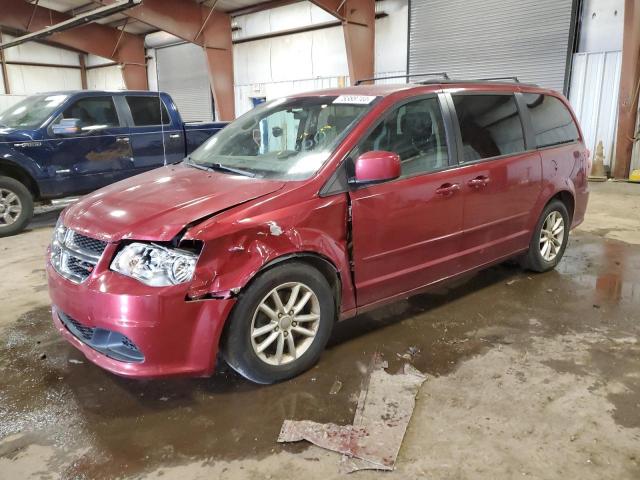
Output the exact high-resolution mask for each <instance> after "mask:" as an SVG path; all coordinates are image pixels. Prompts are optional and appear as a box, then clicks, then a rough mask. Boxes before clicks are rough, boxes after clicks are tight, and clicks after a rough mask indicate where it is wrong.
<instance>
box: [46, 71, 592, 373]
mask: <svg viewBox="0 0 640 480" xmlns="http://www.w3.org/2000/svg"><path fill="white" fill-rule="evenodd" d="M589 169H590V160H589V154H588V151H587V149H586V148H585V146H584V143H583V139H582V134H581V132H580V129H579V127H578V126H577V124H576V119H575V115H574V114H573V113H572V111H571V109H570V107H569V105H568V103H567V101H566V99H565V98H564V97H562V96H561V95H560V94H558V93H555V92H553V91H550V90H546V89H542V88H538V87H535V86H527V85H524V84H519V83H507V82H504V83H503V82H490V81H437V82H425V83H422V84H404V85H395V86H394V85H373V86H357V87H350V88H343V89H336V90H324V91H319V92H314V93H308V94H303V95H295V96H291V97H287V98H282V99H279V100H275V101H271V102H268V103H265V104H263V105H260V106H258V107H257V108H255V109H253V110H251V111H250V112H248V113H247V114H245V115H243V116H242V117H240V118H238V119H237V120H236V121H234V122H232V123H231V124H230V125H229V126H227V127H226V128H224V129H223V130H222V131H221V132H220V133H218V134H217V135H215V136H213V137H211V138H210V139H209V140H208V141H206V142H205V143H204V144H203V145H202V146H201V147H200V148H198V149H197V150H196V151H194V152H193V153H192V154H191V155H190V156H189V157H187V158H186V159H185V160H184V161H181V162H180V163H176V164H173V165H168V166H166V167H161V168H158V169H156V170H153V171H150V172H147V173H144V174H142V175H139V176H136V177H132V178H129V179H127V180H123V181H121V182H119V183H116V184H114V185H111V186H109V187H106V188H103V189H101V190H98V191H97V192H95V193H93V194H91V195H88V196H86V197H84V198H83V199H82V200H80V201H79V202H78V203H76V204H74V205H72V206H70V207H68V208H67V209H66V210H65V211H64V212H63V213H62V214H61V216H60V220H59V222H58V225H57V226H56V229H55V232H54V236H53V241H52V243H51V247H50V249H49V253H48V262H47V263H48V265H47V273H48V281H49V290H50V294H51V299H52V301H53V308H52V311H53V321H54V322H55V325H56V326H57V328H58V329H59V331H60V332H61V333H62V335H64V337H65V338H66V339H67V340H68V341H69V342H70V343H71V344H73V345H74V346H75V347H76V348H78V349H79V350H81V351H82V352H83V353H84V355H85V356H86V357H87V358H88V359H89V360H91V361H92V362H94V363H96V364H97V365H99V366H101V367H103V368H105V369H107V370H109V371H111V372H113V373H115V374H118V375H123V376H128V377H145V378H148V377H161V376H169V375H191V376H206V375H211V374H212V373H213V371H214V368H215V365H216V358H217V356H218V353H221V354H222V357H223V358H224V359H225V360H226V362H227V363H228V364H229V365H230V366H231V367H233V368H234V369H235V370H236V371H237V372H239V373H240V374H242V375H244V376H245V377H246V378H248V379H250V380H252V381H254V382H258V383H272V382H277V381H280V380H284V379H287V378H290V377H293V376H295V375H297V374H299V373H301V372H303V371H304V370H306V369H308V368H309V367H311V366H312V365H313V364H314V363H315V362H317V361H318V359H319V357H320V355H321V352H322V350H323V348H324V347H325V345H326V343H327V340H328V338H329V336H330V334H331V330H332V327H333V325H334V323H335V322H336V321H338V320H341V319H345V318H348V317H351V316H353V315H355V314H357V313H361V312H365V311H367V310H369V309H372V308H374V307H377V306H380V305H383V304H386V303H388V302H392V301H394V300H397V299H400V298H406V297H407V296H410V295H413V294H415V293H418V292H421V291H423V290H425V289H427V288H429V287H431V286H433V285H435V284H438V283H440V282H443V281H446V280H450V279H452V278H455V277H457V276H459V275H461V274H465V273H468V272H472V271H476V270H479V269H483V268H485V267H487V266H489V265H492V264H495V263H497V262H502V261H504V260H506V259H509V258H512V257H518V258H519V259H520V260H521V262H522V264H523V265H524V266H525V267H526V268H528V269H530V270H533V271H536V272H544V271H546V270H549V269H552V268H554V267H555V266H556V265H557V264H558V262H559V261H560V259H561V258H562V255H563V252H564V250H565V247H566V245H567V240H568V234H569V230H570V229H571V228H573V227H575V226H576V225H578V224H579V223H580V222H582V220H583V217H584V213H585V208H586V205H587V198H588V185H587V175H588V172H589Z"/></svg>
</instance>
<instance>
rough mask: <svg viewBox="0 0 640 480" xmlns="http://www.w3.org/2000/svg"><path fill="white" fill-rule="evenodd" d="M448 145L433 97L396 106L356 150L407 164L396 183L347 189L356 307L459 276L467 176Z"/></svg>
mask: <svg viewBox="0 0 640 480" xmlns="http://www.w3.org/2000/svg"><path fill="white" fill-rule="evenodd" d="M449 143H450V142H447V135H446V133H445V128H444V122H443V119H442V113H441V108H440V101H439V100H438V98H437V97H435V96H431V97H426V98H421V99H418V100H413V101H410V102H408V103H405V104H403V105H401V106H399V107H397V108H395V109H393V110H392V111H391V112H390V113H388V114H387V115H385V117H384V118H383V120H382V121H381V122H380V123H379V124H378V125H377V126H376V127H375V128H374V129H373V131H372V132H371V133H370V134H369V135H368V136H367V137H366V138H365V139H364V140H363V141H362V142H361V143H360V144H359V146H358V147H357V148H356V150H355V151H354V152H353V155H352V157H355V156H357V155H360V154H362V153H364V152H367V151H372V150H383V151H391V152H395V153H398V155H399V156H400V159H401V161H402V175H401V177H400V178H399V179H397V180H394V181H390V182H387V183H382V184H377V185H370V186H366V187H360V188H356V189H354V190H352V191H351V192H350V197H351V215H352V240H353V246H352V248H353V259H354V270H355V284H356V291H357V302H358V306H364V305H369V304H373V303H375V302H376V301H378V300H384V299H385V298H388V297H392V296H394V295H398V294H401V293H404V292H410V291H411V290H414V289H416V288H419V287H422V286H424V285H427V284H430V283H433V282H435V281H437V280H440V279H443V278H446V277H448V276H450V275H452V274H455V273H456V272H457V270H458V268H459V266H458V252H459V250H460V238H461V231H462V215H463V197H462V182H463V176H462V175H461V174H460V173H459V172H458V171H457V169H456V168H455V167H454V166H452V165H451V162H450V154H449V148H448V144H449Z"/></svg>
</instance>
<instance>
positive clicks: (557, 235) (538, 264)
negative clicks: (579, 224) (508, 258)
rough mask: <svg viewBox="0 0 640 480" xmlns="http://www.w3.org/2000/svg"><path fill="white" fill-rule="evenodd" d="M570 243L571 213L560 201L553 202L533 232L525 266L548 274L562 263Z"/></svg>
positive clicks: (545, 210)
mask: <svg viewBox="0 0 640 480" xmlns="http://www.w3.org/2000/svg"><path fill="white" fill-rule="evenodd" d="M568 241H569V212H568V211H567V207H566V206H565V205H564V203H562V202H561V201H560V200H552V201H551V202H549V204H548V205H547V206H546V207H545V209H544V210H543V211H542V215H540V219H539V220H538V223H537V224H536V229H535V230H534V232H533V236H532V238H531V243H530V244H529V251H528V252H527V253H526V254H525V256H524V257H523V262H522V263H523V266H524V267H525V268H528V269H529V270H533V271H534V272H546V271H547V270H551V269H552V268H555V266H556V265H557V264H558V263H560V260H561V259H562V256H563V255H564V250H565V248H566V247H567V242H568Z"/></svg>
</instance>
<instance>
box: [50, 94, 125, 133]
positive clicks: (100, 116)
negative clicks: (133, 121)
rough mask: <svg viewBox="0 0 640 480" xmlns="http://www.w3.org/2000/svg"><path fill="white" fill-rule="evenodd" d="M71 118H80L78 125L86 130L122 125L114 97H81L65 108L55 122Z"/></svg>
mask: <svg viewBox="0 0 640 480" xmlns="http://www.w3.org/2000/svg"><path fill="white" fill-rule="evenodd" d="M69 118H75V119H78V120H79V121H80V123H79V125H78V126H79V127H80V128H81V129H82V130H85V131H88V130H99V129H103V128H112V127H119V126H120V120H119V119H118V112H117V111H116V106H115V105H114V103H113V98H112V97H87V98H81V99H79V100H77V101H75V102H73V103H71V105H69V106H68V107H67V108H65V109H64V111H63V112H62V115H60V116H59V117H58V118H57V119H56V121H55V123H58V122H60V121H61V120H62V119H69Z"/></svg>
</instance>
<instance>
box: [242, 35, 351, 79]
mask: <svg viewBox="0 0 640 480" xmlns="http://www.w3.org/2000/svg"><path fill="white" fill-rule="evenodd" d="M233 61H234V74H235V83H236V85H248V84H254V83H266V82H279V81H284V80H295V79H300V78H313V77H329V76H341V75H348V72H349V68H348V65H347V55H346V49H345V45H344V35H343V33H342V28H341V27H335V28H326V29H322V30H316V31H312V32H304V33H297V34H294V35H286V36H282V37H274V38H269V39H264V40H256V41H253V42H246V43H239V44H236V45H234V46H233Z"/></svg>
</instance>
